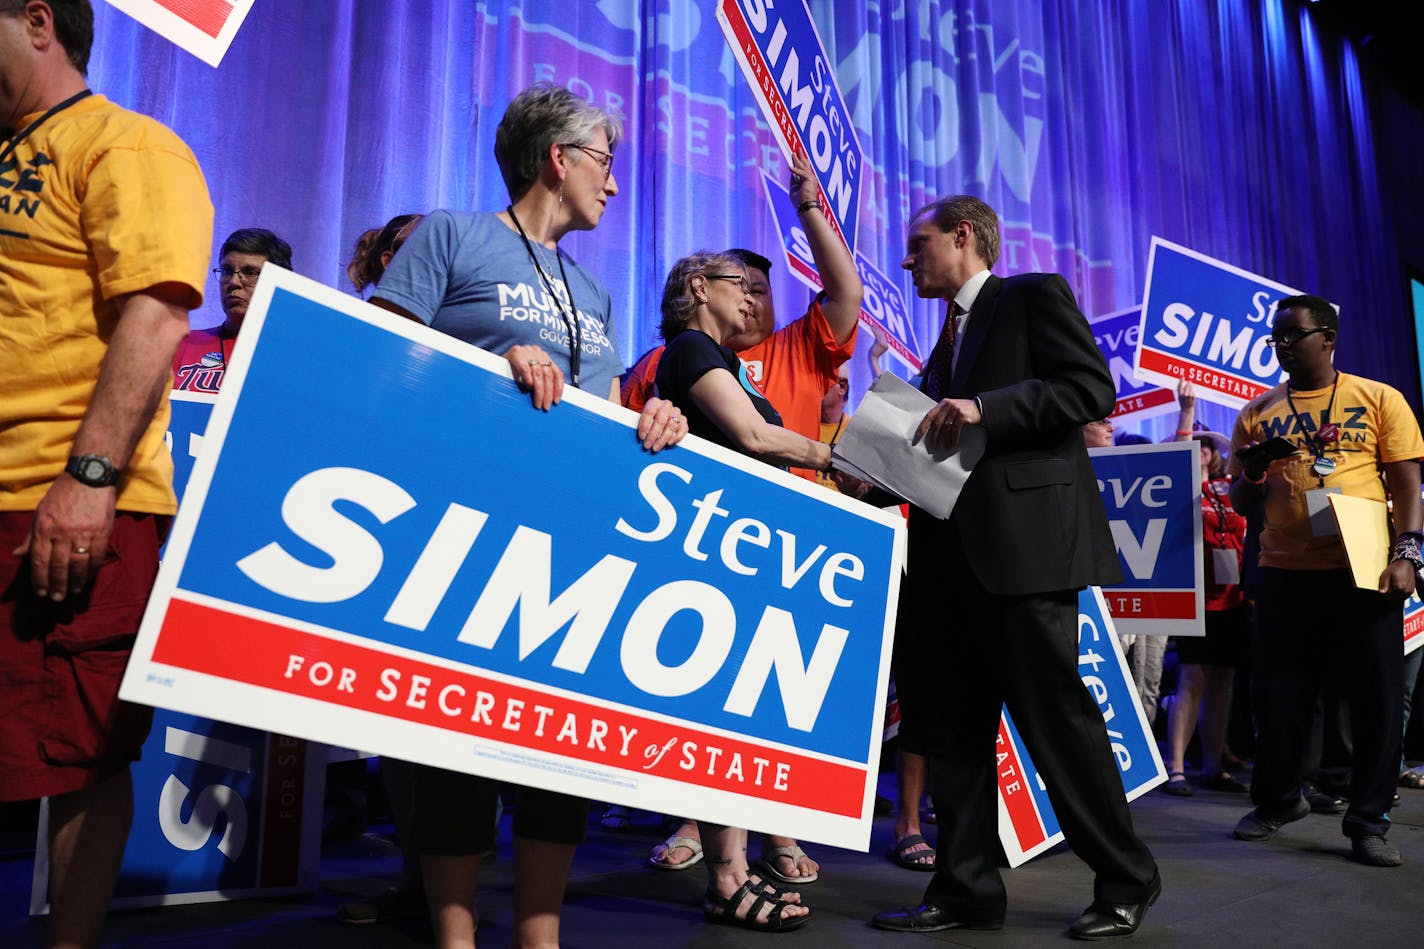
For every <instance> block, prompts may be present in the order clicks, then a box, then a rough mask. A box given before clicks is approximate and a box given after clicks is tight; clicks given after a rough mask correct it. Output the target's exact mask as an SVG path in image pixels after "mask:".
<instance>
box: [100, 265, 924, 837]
mask: <svg viewBox="0 0 1424 949" xmlns="http://www.w3.org/2000/svg"><path fill="white" fill-rule="evenodd" d="M312 339H320V340H322V343H323V350H324V353H325V354H326V356H327V358H330V359H333V360H335V361H337V362H338V363H339V364H340V365H342V366H343V367H344V370H345V371H346V372H347V373H348V375H349V376H350V377H351V378H355V379H360V380H362V384H361V386H359V387H356V388H346V387H343V388H340V389H335V388H332V389H329V390H318V391H314V390H313V388H312V387H311V386H310V385H309V384H308V382H307V378H306V375H305V374H304V373H303V372H302V367H303V366H305V365H306V364H307V360H308V359H309V355H310V341H311V340H312ZM634 421H635V419H634V416H633V415H632V413H629V412H627V411H626V410H624V409H621V408H619V407H616V406H613V405H611V404H609V403H607V402H604V401H602V400H599V399H597V398H594V397H592V396H590V395H587V394H584V393H580V392H578V391H576V390H569V391H567V392H566V393H565V398H564V401H563V402H562V403H560V405H558V406H556V407H555V408H554V409H553V410H552V411H549V412H547V413H545V412H537V411H535V410H534V409H532V408H531V407H530V406H529V400H528V397H527V396H526V395H524V394H523V393H521V392H520V391H519V390H518V388H517V387H516V386H515V385H514V383H513V382H512V381H511V380H510V379H509V378H508V372H507V366H506V364H505V363H504V361H503V360H502V359H498V358H496V357H493V356H491V355H489V354H487V353H484V352H482V351H480V350H476V349H474V348H473V347H469V346H467V345H465V344H462V343H459V342H458V341H456V340H453V339H451V338H449V337H447V336H444V335H442V334H440V333H436V332H434V331H431V330H429V329H427V328H425V327H422V326H419V325H417V324H414V323H412V322H410V321H406V320H401V319H399V318H396V317H393V316H391V315H390V314H387V313H385V312H384V311H381V310H378V309H376V308H374V307H370V306H368V305H366V304H363V303H361V302H359V301H356V300H354V299H353V298H351V297H348V296H345V295H342V294H338V293H335V292H334V291H331V290H329V289H326V288H323V287H321V286H319V285H316V284H314V283H312V282H310V281H306V280H303V279H301V278H298V277H295V276H293V275H290V274H288V273H286V272H284V271H280V270H278V269H277V268H274V267H268V268H266V269H265V270H264V271H263V276H262V280H261V283H260V284H259V286H258V288H257V291H256V294H255V299H254V303H253V305H252V306H251V307H250V308H249V312H248V316H247V318H246V321H245V323H244V329H243V334H242V336H241V337H240V338H239V342H238V350H237V352H236V353H234V356H233V368H232V370H230V371H229V375H228V377H227V379H226V381H225V384H224V389H223V392H222V395H221V396H220V398H219V402H218V407H217V409H216V410H215V412H214V416H213V419H212V422H211V423H210V425H209V428H208V432H207V435H206V445H205V449H204V453H203V455H202V456H201V457H200V458H199V460H198V464H197V467H196V468H195V471H194V476H193V479H192V481H191V482H190V485H189V489H188V493H187V496H186V498H185V504H184V506H183V509H182V510H181V511H180V513H179V517H178V521H177V524H176V525H175V530H174V535H173V538H172V540H171V541H170V547H169V553H168V556H167V557H166V558H165V561H164V565H163V568H162V571H161V573H160V576H159V581H158V584H157V586H156V588H155V593H154V597H153V600H152V602H151V603H150V608H149V612H148V614H147V615H146V617H145V620H144V625H143V628H142V630H141V632H140V637H139V642H138V644H137V646H136V647H135V651H134V658H133V661H132V662H131V663H130V666H129V670H128V674H127V675H126V677H125V680H124V688H123V693H122V694H123V695H124V697H125V698H127V699H129V700H133V701H142V702H147V703H149V704H155V705H159V706H162V707H169V708H176V709H179V710H181V711H186V712H190V713H194V714H202V715H208V716H211V717H214V718H218V719H224V720H231V721H235V722H238V723H241V724H245V725H249V726H251V727H256V728H283V729H290V730H293V731H296V732H297V733H298V734H301V735H303V736H304V737H308V738H314V739H318V740H322V741H327V742H329V743H331V744H336V745H341V746H348V747H362V748H366V749H369V750H371V751H374V752H377V753H387V754H399V755H400V756H402V757H404V758H410V759H414V760H417V761H423V762H426V763H429V764H435V765H439V766H442V767H447V768H452V769H457V770H466V771H470V772H473V773H479V774H487V775H490V776H492V777H496V778H500V779H504V780H511V781H516V782H519V783H526V784H536V785H540V786H544V787H550V788H553V789H556V790H561V791H565V792H568V793H575V794H581V795H584V796H590V797H597V798H599V799H601V800H608V801H616V802H619V803H624V804H628V805H632V806H639V807H646V808H650V809H658V810H665V811H670V812H675V813H684V814H689V815H691V816H695V817H703V818H706V819H710V820H714V821H719V822H725V823H737V824H741V825H743V826H750V827H753V828H761V829H770V830H780V831H781V832H786V833H794V834H796V835H797V836H801V837H806V838H808V839H813V840H821V841H824V842H827V843H832V844H836V845H840V846H858V847H862V848H863V847H865V846H866V845H867V843H868V839H869V819H870V809H871V805H872V803H873V793H874V778H875V771H876V764H877V762H878V755H879V743H880V716H881V714H882V712H883V706H884V690H885V678H886V677H885V670H886V668H887V663H888V656H889V651H888V650H889V645H890V643H889V637H890V630H891V628H892V625H891V624H892V622H893V603H894V597H895V595H896V590H897V587H898V581H899V570H898V567H897V564H898V563H899V562H900V558H899V554H900V551H901V550H902V549H903V523H902V521H901V520H900V519H899V518H898V517H892V516H891V515H889V514H886V513H884V512H881V511H877V510H875V509H873V508H870V507H867V506H865V505H861V504H859V503H857V502H853V501H850V500H848V499H845V498H842V497H840V496H838V495H836V494H834V493H833V492H827V491H825V490H824V489H820V488H817V487H816V486H814V485H810V484H808V483H806V482H803V481H801V480H800V479H796V478H792V477H791V476H790V475H788V474H786V473H785V472H782V471H779V470H777V469H772V468H770V467H768V466H765V465H762V464H760V463H757V462H753V461H750V460H748V459H747V458H745V457H743V456H741V455H737V454H734V453H731V452H728V451H725V450H723V449H720V448H718V447H716V446H710V445H707V444H705V443H701V442H699V441H697V440H694V439H689V443H688V444H684V445H680V446H677V447H676V448H673V449H670V450H668V451H666V452H663V453H660V454H658V455H649V454H648V453H646V452H644V451H643V450H642V449H641V448H640V447H639V446H638V444H637V440H636V437H635V434H634V430H633V423H634ZM237 641H240V642H241V643H242V648H241V649H238V650H233V649H231V648H230V647H228V646H227V645H225V644H227V643H231V642H237Z"/></svg>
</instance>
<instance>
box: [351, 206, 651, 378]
mask: <svg viewBox="0 0 1424 949" xmlns="http://www.w3.org/2000/svg"><path fill="white" fill-rule="evenodd" d="M531 247H532V249H533V251H534V253H535V254H538V255H539V263H540V266H542V267H543V270H544V274H545V275H546V276H547V277H548V278H550V279H551V280H552V283H553V287H554V293H555V294H557V297H551V296H550V295H549V287H548V284H547V283H546V279H545V277H541V276H540V273H539V271H538V270H536V269H535V268H534V262H533V260H531V259H530V256H529V251H530V249H531ZM559 256H560V257H562V258H563V261H564V271H565V272H567V274H568V280H569V285H568V288H567V290H566V289H565V287H564V282H563V279H562V274H561V273H560V270H559V261H558V259H557V258H556V257H555V255H554V252H553V251H551V250H549V249H548V248H547V247H544V246H543V245H542V244H537V243H532V242H531V244H529V245H526V244H525V242H524V238H522V237H520V236H519V234H518V232H516V231H514V230H512V229H510V228H509V227H508V226H506V225H505V223H504V222H503V221H501V220H500V219H499V218H498V217H496V216H495V215H493V214H485V213H482V214H472V213H470V212H467V211H433V212H431V213H430V214H428V215H426V217H425V219H424V220H423V221H421V222H420V224H419V226H418V227H416V229H415V231H414V233H412V234H411V235H410V237H409V238H408V239H407V240H406V242H405V243H404V244H403V245H401V249H400V253H398V254H396V255H395V257H394V258H392V259H391V265H390V267H389V268H387V270H386V272H385V274H383V275H382V277H381V283H380V286H379V288H378V289H377V290H376V293H375V296H378V297H381V298H383V299H386V300H389V301H390V302H392V303H394V304H396V305H397V306H400V307H403V308H404V309H406V310H409V311H410V312H411V313H413V314H415V315H416V316H417V317H419V318H420V320H421V321H422V322H424V323H426V324H427V325H429V326H430V327H432V328H433V329H437V330H439V331H440V332H442V333H448V334H449V335H451V336H453V337H455V338H456V339H460V340H464V341H465V342H467V343H471V344H473V345H475V346H478V347H480V348H481V349H485V350H488V351H489V352H492V353H494V354H496V355H504V353H505V352H506V351H507V350H508V349H509V347H511V346H516V345H520V344H526V345H527V344H530V343H533V344H536V345H538V346H542V347H543V348H544V351H545V352H546V353H548V354H549V358H550V359H552V360H553V361H554V364H555V365H557V366H558V367H559V368H560V369H561V370H563V373H564V379H565V381H567V382H573V381H574V379H573V372H572V370H571V367H570V365H569V352H570V339H569V331H568V325H569V324H568V316H569V307H568V294H569V293H572V294H573V302H574V306H576V307H577V308H578V316H579V324H578V325H579V332H580V334H581V340H580V342H581V347H580V348H581V350H582V358H581V360H580V365H579V376H578V380H577V385H578V387H579V388H580V389H584V390H585V391H587V392H590V393H593V394H594V395H597V396H598V397H599V398H601V399H604V398H607V397H608V393H609V391H610V390H611V389H612V388H613V380H614V378H615V377H616V376H618V375H619V374H621V373H622V372H623V361H622V359H621V358H620V357H619V355H618V346H617V344H616V342H615V339H614V334H613V321H612V319H611V313H612V309H613V305H612V303H611V301H610V300H609V297H608V291H607V290H605V289H603V287H602V286H600V285H599V284H598V282H597V281H595V280H594V279H593V277H592V276H591V275H590V274H589V273H588V271H586V270H584V269H583V268H582V267H580V266H579V265H578V264H576V263H575V262H574V260H573V258H572V257H570V256H569V255H568V254H565V253H563V252H562V251H561V252H560V253H559ZM558 300H563V302H564V307H563V308H561V307H560V305H559V303H558Z"/></svg>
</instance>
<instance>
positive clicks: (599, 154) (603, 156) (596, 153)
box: [564, 142, 613, 181]
mask: <svg viewBox="0 0 1424 949" xmlns="http://www.w3.org/2000/svg"><path fill="white" fill-rule="evenodd" d="M564 147H565V148H577V149H578V150H579V151H581V152H584V153H585V154H588V155H592V156H593V160H594V161H596V162H598V164H599V166H600V167H602V168H603V180H604V181H607V180H608V176H609V175H611V174H613V153H612V152H605V151H600V150H599V149H597V148H593V147H592V146H590V145H580V144H579V143H578V142H565V143H564Z"/></svg>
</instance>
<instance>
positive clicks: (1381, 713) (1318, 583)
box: [1251, 567, 1404, 837]
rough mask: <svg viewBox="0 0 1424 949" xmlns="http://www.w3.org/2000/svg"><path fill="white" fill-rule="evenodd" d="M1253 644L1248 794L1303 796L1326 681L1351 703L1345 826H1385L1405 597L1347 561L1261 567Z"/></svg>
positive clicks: (1371, 829) (1394, 774) (1289, 799)
mask: <svg viewBox="0 0 1424 949" xmlns="http://www.w3.org/2000/svg"><path fill="white" fill-rule="evenodd" d="M1251 645H1252V650H1251V667H1252V674H1253V676H1254V679H1253V687H1254V689H1255V703H1256V717H1257V721H1258V722H1259V724H1260V735H1259V736H1258V739H1257V748H1256V770H1255V772H1254V774H1253V775H1252V778H1251V800H1252V802H1254V803H1255V804H1256V806H1257V807H1259V808H1261V809H1262V811H1264V812H1266V813H1280V812H1282V811H1286V810H1289V809H1290V808H1292V807H1293V806H1295V802H1296V801H1298V800H1299V799H1300V783H1301V781H1302V779H1303V778H1304V773H1303V772H1304V768H1305V761H1306V757H1307V751H1308V748H1309V744H1310V733H1311V722H1312V719H1313V718H1314V712H1315V701H1316V697H1317V696H1318V695H1319V694H1320V690H1321V688H1322V687H1323V686H1324V685H1325V684H1327V683H1331V684H1333V685H1334V686H1335V688H1336V689H1337V690H1338V691H1339V694H1340V696H1341V698H1343V699H1344V700H1345V701H1346V702H1347V703H1348V704H1349V708H1350V724H1349V728H1350V741H1351V745H1352V746H1353V749H1354V753H1353V761H1352V768H1351V777H1350V809H1349V810H1348V811H1346V812H1345V820H1344V832H1345V834H1346V835H1347V836H1350V837H1358V836H1363V835H1370V834H1385V833H1387V832H1388V831H1389V811H1390V808H1391V807H1392V806H1393V803H1394V785H1395V781H1396V779H1397V778H1398V776H1399V756H1400V743H1401V740H1402V736H1401V723H1402V722H1403V717H1404V708H1403V694H1402V690H1401V689H1400V682H1401V680H1402V679H1403V676H1404V672H1403V669H1404V620H1403V604H1402V603H1400V601H1399V600H1395V599H1391V598H1389V597H1384V596H1381V595H1380V594H1379V593H1377V592H1375V591H1373V590H1361V589H1359V588H1357V587H1356V586H1355V585H1354V582H1353V580H1351V578H1350V571H1348V570H1279V569H1274V568H1270V567H1265V568H1262V570H1261V582H1260V589H1259V590H1258V592H1257V595H1256V626H1255V631H1254V635H1253V638H1252V643H1251Z"/></svg>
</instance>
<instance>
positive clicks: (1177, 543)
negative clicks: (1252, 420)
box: [1088, 440, 1206, 636]
mask: <svg viewBox="0 0 1424 949" xmlns="http://www.w3.org/2000/svg"><path fill="white" fill-rule="evenodd" d="M1088 455H1089V457H1090V458H1091V459H1092V462H1093V469H1094V471H1095V472H1096V473H1097V478H1098V491H1099V493H1100V494H1101V495H1102V499H1103V507H1104V508H1106V509H1107V515H1108V527H1109V528H1110V529H1111V530H1112V535H1113V543H1114V545H1115V546H1116V547H1117V553H1118V559H1119V561H1120V563H1121V565H1122V573H1123V582H1122V583H1121V584H1118V585H1116V586H1112V587H1104V588H1103V596H1104V597H1106V599H1107V602H1108V608H1109V609H1110V610H1111V611H1112V614H1113V620H1114V621H1115V622H1116V624H1117V628H1118V630H1119V631H1120V632H1122V633H1126V634H1141V635H1160V636H1166V635H1173V636H1203V635H1205V634H1206V629H1205V623H1206V613H1205V601H1204V596H1203V593H1204V589H1205V588H1204V586H1203V582H1204V579H1203V569H1202V536H1201V524H1202V522H1201V461H1200V458H1201V455H1200V449H1199V448H1198V447H1197V444H1196V442H1195V440H1192V441H1185V442H1167V443H1165V444H1161V445H1123V446H1118V447H1115V448H1094V449H1092V450H1090V451H1089V452H1088Z"/></svg>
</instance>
